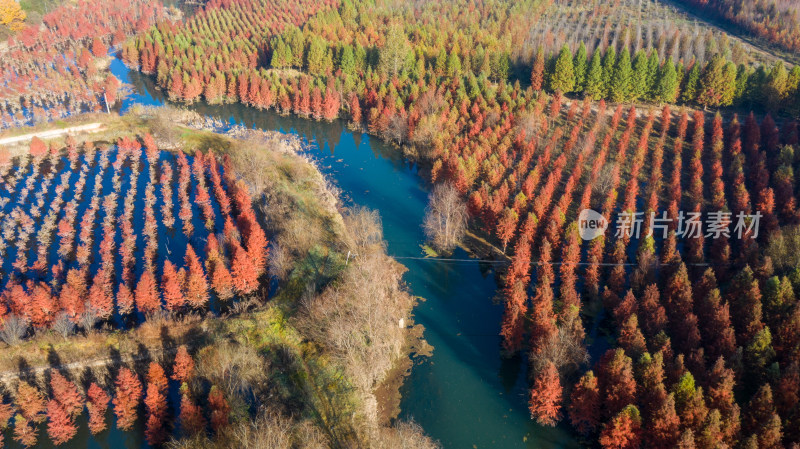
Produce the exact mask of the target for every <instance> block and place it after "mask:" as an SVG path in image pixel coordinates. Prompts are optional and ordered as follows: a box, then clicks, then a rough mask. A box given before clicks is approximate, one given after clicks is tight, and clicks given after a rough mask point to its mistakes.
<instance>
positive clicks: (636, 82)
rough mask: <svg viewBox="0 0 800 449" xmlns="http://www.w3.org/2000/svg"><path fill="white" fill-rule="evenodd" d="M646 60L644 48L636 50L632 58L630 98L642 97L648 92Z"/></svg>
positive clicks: (634, 99)
mask: <svg viewBox="0 0 800 449" xmlns="http://www.w3.org/2000/svg"><path fill="white" fill-rule="evenodd" d="M648 70H649V65H648V60H647V54H646V53H645V52H644V50H639V51H637V52H636V57H635V58H633V73H632V74H631V100H633V101H636V100H638V99H644V98H646V97H647V96H648V94H649V88H648V86H649V84H648Z"/></svg>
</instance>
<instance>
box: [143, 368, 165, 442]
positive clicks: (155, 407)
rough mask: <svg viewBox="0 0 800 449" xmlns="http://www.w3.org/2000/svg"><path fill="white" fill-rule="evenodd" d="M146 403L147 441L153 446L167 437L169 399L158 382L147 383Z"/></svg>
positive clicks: (145, 433)
mask: <svg viewBox="0 0 800 449" xmlns="http://www.w3.org/2000/svg"><path fill="white" fill-rule="evenodd" d="M151 366H152V365H151ZM144 405H145V408H146V409H147V423H146V425H145V431H144V435H145V438H146V439H147V443H148V444H150V445H152V446H155V445H158V444H161V443H163V442H164V439H165V438H166V431H165V429H164V421H165V418H166V414H167V400H166V397H164V394H163V393H162V392H161V388H160V387H159V385H158V384H156V383H152V382H151V383H148V384H147V396H146V397H145V399H144Z"/></svg>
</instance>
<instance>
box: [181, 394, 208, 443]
mask: <svg viewBox="0 0 800 449" xmlns="http://www.w3.org/2000/svg"><path fill="white" fill-rule="evenodd" d="M180 422H181V428H182V429H183V432H184V433H185V434H187V435H194V434H196V433H199V432H202V431H204V430H205V428H206V420H205V418H203V410H202V409H201V408H200V407H199V406H198V405H197V404H195V403H194V401H193V400H192V398H191V396H189V392H188V391H186V392H184V393H183V394H182V395H181V413H180Z"/></svg>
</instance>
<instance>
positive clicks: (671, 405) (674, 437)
mask: <svg viewBox="0 0 800 449" xmlns="http://www.w3.org/2000/svg"><path fill="white" fill-rule="evenodd" d="M680 424H681V421H680V418H678V414H677V413H676V412H675V397H674V396H673V395H672V394H670V395H669V396H667V397H666V398H665V399H664V400H663V401H662V403H661V404H660V405H659V406H658V407H657V408H656V411H655V413H654V414H653V418H652V422H650V423H649V424H648V425H647V431H646V432H645V435H644V438H645V441H646V444H647V447H652V448H653V449H671V448H673V447H675V445H676V444H677V443H678V439H679V438H680V430H681V429H680Z"/></svg>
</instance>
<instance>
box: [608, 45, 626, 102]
mask: <svg viewBox="0 0 800 449" xmlns="http://www.w3.org/2000/svg"><path fill="white" fill-rule="evenodd" d="M631 75H632V68H631V54H630V53H629V52H628V49H627V48H626V49H624V50H622V53H620V55H619V59H617V64H616V66H615V67H614V75H613V77H612V79H611V87H610V90H609V98H611V100H612V101H616V102H622V101H627V100H629V99H630V98H631Z"/></svg>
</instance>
